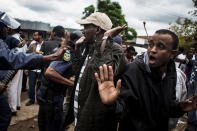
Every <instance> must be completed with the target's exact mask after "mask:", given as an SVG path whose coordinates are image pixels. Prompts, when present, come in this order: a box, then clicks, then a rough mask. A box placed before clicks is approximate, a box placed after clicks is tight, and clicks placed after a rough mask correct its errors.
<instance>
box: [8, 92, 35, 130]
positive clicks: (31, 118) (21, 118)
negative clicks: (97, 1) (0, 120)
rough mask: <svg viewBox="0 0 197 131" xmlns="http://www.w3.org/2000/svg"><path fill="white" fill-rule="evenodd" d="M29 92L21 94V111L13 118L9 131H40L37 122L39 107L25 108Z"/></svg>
mask: <svg viewBox="0 0 197 131" xmlns="http://www.w3.org/2000/svg"><path fill="white" fill-rule="evenodd" d="M27 101H28V91H26V92H22V94H21V109H20V110H19V111H17V116H14V117H12V120H11V123H10V126H9V128H8V131H39V130H38V122H37V113H38V105H37V104H35V105H33V106H28V107H27V106H25V103H26V102H27Z"/></svg>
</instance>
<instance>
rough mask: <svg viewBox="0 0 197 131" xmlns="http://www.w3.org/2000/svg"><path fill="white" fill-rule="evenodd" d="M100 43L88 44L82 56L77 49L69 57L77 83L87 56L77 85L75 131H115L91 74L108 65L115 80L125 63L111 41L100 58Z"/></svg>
mask: <svg viewBox="0 0 197 131" xmlns="http://www.w3.org/2000/svg"><path fill="white" fill-rule="evenodd" d="M101 43H102V41H99V42H96V43H94V44H91V45H90V44H88V46H87V47H86V52H85V55H84V56H82V55H81V50H80V49H79V50H77V51H75V52H74V53H73V54H72V63H73V68H74V71H75V74H76V82H77V80H78V76H79V72H80V70H81V66H82V65H83V63H84V60H85V58H86V56H87V54H88V63H87V65H86V68H85V70H84V72H83V75H82V78H81V81H80V84H79V96H78V105H79V106H78V107H79V108H78V120H77V125H76V127H75V130H76V131H115V130H116V128H117V121H116V120H115V115H114V112H110V110H109V109H108V108H107V107H106V106H105V105H104V104H102V102H101V100H100V96H99V93H98V85H97V82H96V79H95V77H94V73H95V72H99V66H101V65H103V64H107V65H111V66H112V67H113V69H114V74H115V78H118V74H119V73H120V72H122V71H123V69H124V66H125V65H126V64H127V61H126V59H125V57H124V53H123V50H122V48H121V47H120V46H119V45H118V44H116V43H113V42H112V41H110V40H108V41H107V44H106V47H105V50H104V53H103V54H101V53H100V46H101ZM75 85H76V83H75Z"/></svg>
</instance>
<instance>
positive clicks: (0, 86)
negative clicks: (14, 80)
mask: <svg viewBox="0 0 197 131" xmlns="http://www.w3.org/2000/svg"><path fill="white" fill-rule="evenodd" d="M6 88H7V86H6V85H5V84H3V83H1V82H0V94H1V93H3V92H4V91H5V89H6Z"/></svg>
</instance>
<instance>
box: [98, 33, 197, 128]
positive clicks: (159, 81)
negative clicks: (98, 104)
mask: <svg viewBox="0 0 197 131" xmlns="http://www.w3.org/2000/svg"><path fill="white" fill-rule="evenodd" d="M177 46H178V37H177V36H176V35H175V34H174V33H173V32H171V31H169V30H165V29H161V30H158V31H156V32H155V34H154V35H153V37H152V39H150V40H149V46H148V51H147V52H146V53H144V54H142V55H140V56H138V57H137V58H136V59H135V60H134V62H132V63H130V64H129V65H128V67H127V69H126V71H125V73H124V74H123V75H122V79H121V80H119V81H118V82H117V85H116V87H115V85H114V79H113V76H114V75H113V70H112V67H111V66H109V67H107V65H105V64H104V65H103V66H101V67H99V70H100V77H99V75H98V73H95V77H96V79H97V82H98V87H99V88H98V91H99V94H100V98H101V101H102V102H103V103H104V104H105V105H106V107H108V108H109V109H111V111H112V112H115V113H116V117H117V120H118V121H119V122H120V126H119V130H120V131H125V130H126V131H150V130H152V131H156V130H157V131H167V130H168V119H169V117H180V116H181V115H183V114H184V113H185V112H188V111H191V110H194V109H196V107H197V96H194V97H191V98H189V99H187V100H185V101H182V102H177V101H176V94H175V93H176V92H175V87H176V69H175V64H174V61H173V58H174V56H175V54H176V52H177V50H176V49H177Z"/></svg>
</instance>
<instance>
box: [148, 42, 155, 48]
mask: <svg viewBox="0 0 197 131" xmlns="http://www.w3.org/2000/svg"><path fill="white" fill-rule="evenodd" d="M148 46H149V47H150V48H152V47H153V46H154V43H153V41H152V40H149V41H148Z"/></svg>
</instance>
